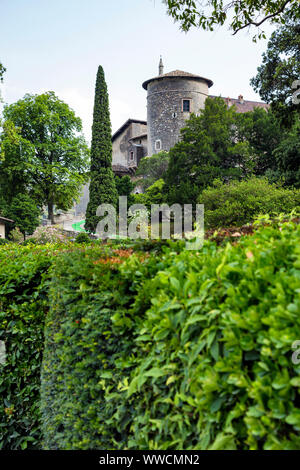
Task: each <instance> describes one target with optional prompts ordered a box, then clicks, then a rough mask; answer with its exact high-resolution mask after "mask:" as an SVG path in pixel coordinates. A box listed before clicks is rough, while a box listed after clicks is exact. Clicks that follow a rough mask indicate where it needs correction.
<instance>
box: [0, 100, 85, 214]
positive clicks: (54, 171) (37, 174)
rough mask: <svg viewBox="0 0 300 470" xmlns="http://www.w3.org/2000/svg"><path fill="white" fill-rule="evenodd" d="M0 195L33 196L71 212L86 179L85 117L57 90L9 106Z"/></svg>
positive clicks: (1, 142)
mask: <svg viewBox="0 0 300 470" xmlns="http://www.w3.org/2000/svg"><path fill="white" fill-rule="evenodd" d="M3 115H4V123H3V132H2V134H1V137H0V150H1V160H0V196H1V197H2V199H4V200H5V203H6V206H7V207H8V208H9V207H10V204H11V202H12V199H13V197H15V196H16V195H18V194H20V193H21V194H24V193H27V194H29V195H30V196H31V197H32V198H33V199H34V200H35V201H36V203H37V205H38V206H40V207H41V206H42V205H46V206H47V207H48V218H49V219H50V220H51V221H52V222H53V216H54V206H56V208H58V209H62V210H67V209H70V208H71V207H72V205H73V203H74V199H76V197H78V196H79V195H80V191H81V186H82V184H83V183H84V182H85V181H86V179H87V169H88V167H87V163H88V155H89V152H88V148H87V145H86V142H85V141H84V139H83V137H82V135H80V132H81V130H82V123H81V120H80V118H78V117H76V116H75V113H74V111H73V110H72V109H70V108H69V106H68V105H67V104H66V103H64V102H63V101H61V100H60V99H59V98H58V97H57V96H56V95H55V94H54V93H53V92H47V93H44V94H41V95H29V94H27V95H25V97H24V98H23V99H21V100H19V101H17V102H16V103H14V104H11V105H9V106H6V107H5V108H4V112H3Z"/></svg>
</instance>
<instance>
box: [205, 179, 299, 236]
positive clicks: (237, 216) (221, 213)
mask: <svg viewBox="0 0 300 470" xmlns="http://www.w3.org/2000/svg"><path fill="white" fill-rule="evenodd" d="M199 203H201V204H204V207H205V215H204V217H205V225H206V227H209V228H216V227H230V226H232V225H236V226H241V225H243V224H247V223H250V222H253V220H254V219H255V218H256V216H258V215H259V214H268V215H269V216H274V215H278V214H280V213H285V212H286V211H288V212H290V211H292V210H293V209H296V208H297V209H298V210H299V211H300V191H299V190H293V189H284V188H282V187H280V186H277V185H276V184H269V183H268V181H267V180H266V179H263V178H255V177H252V178H250V179H249V180H244V181H240V182H239V181H232V182H231V183H229V184H223V183H222V182H221V181H215V182H214V185H213V186H211V187H208V188H206V189H205V190H204V191H203V192H202V193H201V194H200V196H199Z"/></svg>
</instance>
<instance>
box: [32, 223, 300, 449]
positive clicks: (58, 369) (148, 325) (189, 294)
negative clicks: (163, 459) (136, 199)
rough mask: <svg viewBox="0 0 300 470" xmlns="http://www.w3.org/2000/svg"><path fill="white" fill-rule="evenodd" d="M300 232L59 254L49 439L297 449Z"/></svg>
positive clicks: (115, 445)
mask: <svg viewBox="0 0 300 470" xmlns="http://www.w3.org/2000/svg"><path fill="white" fill-rule="evenodd" d="M299 240H300V226H299V225H298V226H297V225H296V224H295V223H292V222H285V223H283V224H281V226H280V230H279V229H278V227H277V226H276V225H275V226H272V225H270V226H268V227H261V228H260V229H259V230H258V232H257V233H255V234H254V235H253V236H252V237H245V238H243V239H242V240H241V241H240V242H239V243H238V244H236V245H230V244H228V245H227V246H225V247H218V248H217V247H216V245H215V244H213V243H211V242H206V243H205V245H204V247H203V249H202V250H201V252H192V251H186V250H182V251H181V252H180V253H179V254H178V253H177V252H176V251H177V250H175V249H173V248H172V246H170V247H163V248H162V253H161V255H160V257H159V258H158V257H157V256H156V255H155V254H149V253H146V254H145V253H140V255H139V256H138V255H133V254H132V252H131V250H121V249H119V250H114V251H113V253H109V252H107V253H105V251H103V250H104V248H102V249H100V247H97V249H96V248H95V249H89V248H88V247H87V248H85V249H82V250H80V251H77V252H73V253H66V254H63V255H61V256H60V257H59V262H57V263H56V265H55V267H54V270H53V278H52V281H51V289H50V312H49V314H48V317H47V321H46V343H45V344H46V348H45V355H44V360H43V368H42V389H41V390H42V415H43V418H42V422H43V434H44V446H45V448H49V449H106V450H107V449H156V450H157V449H159V450H163V449H187V450H188V449H300V438H299V431H300V413H299V399H300V396H299V392H300V379H299V373H300V365H296V364H294V363H293V362H292V352H293V350H292V344H293V342H294V341H296V340H299V339H300V315H299V313H300V289H299V285H300V282H299V281H300V248H299V246H300V244H299ZM97 250H98V251H97ZM101 250H102V251H101Z"/></svg>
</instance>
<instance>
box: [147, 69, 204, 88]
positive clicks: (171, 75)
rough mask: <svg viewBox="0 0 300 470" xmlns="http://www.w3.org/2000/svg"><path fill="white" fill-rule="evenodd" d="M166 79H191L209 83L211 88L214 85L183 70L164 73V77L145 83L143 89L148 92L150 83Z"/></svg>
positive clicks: (160, 76) (151, 79)
mask: <svg viewBox="0 0 300 470" xmlns="http://www.w3.org/2000/svg"><path fill="white" fill-rule="evenodd" d="M164 78H190V79H194V80H201V81H205V82H207V84H208V87H209V88H210V87H211V86H212V85H213V81H212V80H210V79H209V78H204V77H200V75H194V74H193V73H189V72H184V71H183V70H173V71H172V72H168V73H164V74H163V75H158V76H157V77H154V78H150V79H149V80H146V81H145V82H144V83H143V88H144V89H145V90H147V88H148V85H149V83H150V82H152V81H153V80H163V79H164Z"/></svg>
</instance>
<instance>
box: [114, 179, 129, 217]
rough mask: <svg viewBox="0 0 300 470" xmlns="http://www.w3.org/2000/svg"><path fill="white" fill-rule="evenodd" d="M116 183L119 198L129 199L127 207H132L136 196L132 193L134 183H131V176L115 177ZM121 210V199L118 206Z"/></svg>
mask: <svg viewBox="0 0 300 470" xmlns="http://www.w3.org/2000/svg"><path fill="white" fill-rule="evenodd" d="M115 183H116V188H117V192H118V196H126V197H127V205H128V207H129V206H131V205H132V204H133V202H134V196H133V194H132V191H133V190H134V183H133V182H132V181H131V179H130V176H128V175H125V176H115ZM118 209H119V199H118V204H117V210H118Z"/></svg>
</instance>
